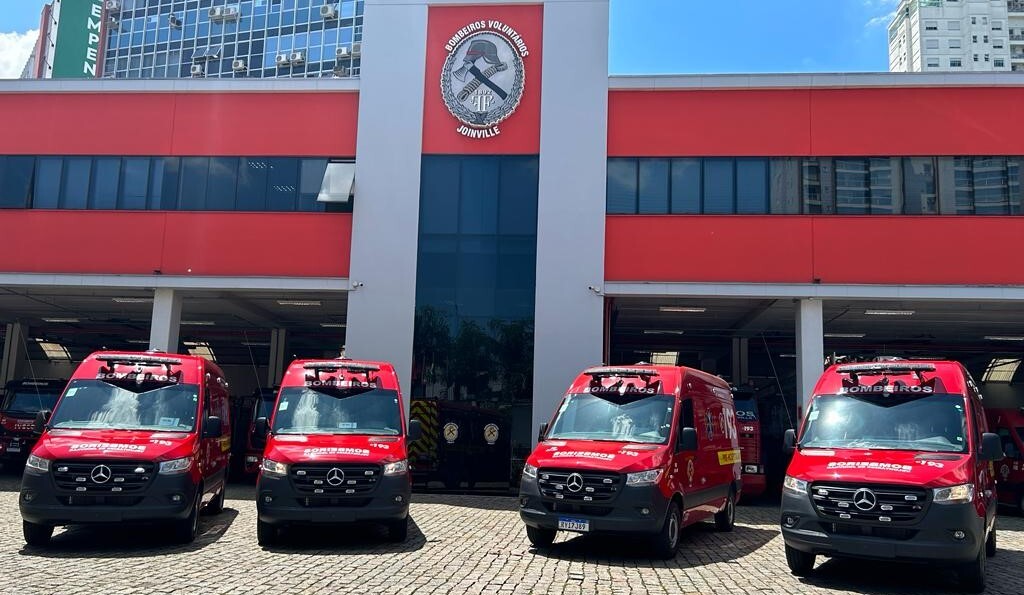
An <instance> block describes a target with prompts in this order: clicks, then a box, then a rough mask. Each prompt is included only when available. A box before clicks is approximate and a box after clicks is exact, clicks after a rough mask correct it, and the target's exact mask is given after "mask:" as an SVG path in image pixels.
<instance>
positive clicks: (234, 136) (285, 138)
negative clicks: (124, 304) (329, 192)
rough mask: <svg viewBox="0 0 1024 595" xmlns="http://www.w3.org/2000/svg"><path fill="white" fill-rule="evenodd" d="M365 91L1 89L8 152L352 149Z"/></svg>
mask: <svg viewBox="0 0 1024 595" xmlns="http://www.w3.org/2000/svg"><path fill="white" fill-rule="evenodd" d="M358 109H359V95H358V94H357V93H350V92H338V93H324V92H318V93H240V92H239V93H194V92H193V93H138V92H136V93H0V113H4V114H17V116H16V117H11V118H9V119H7V120H6V121H5V123H4V127H5V129H4V132H3V134H0V154H6V155H33V154H36V155H211V156H214V155H261V156H263V155H266V156H307V155H309V156H326V157H352V156H354V155H355V152H356V124H357V119H358V117H357V114H358Z"/></svg>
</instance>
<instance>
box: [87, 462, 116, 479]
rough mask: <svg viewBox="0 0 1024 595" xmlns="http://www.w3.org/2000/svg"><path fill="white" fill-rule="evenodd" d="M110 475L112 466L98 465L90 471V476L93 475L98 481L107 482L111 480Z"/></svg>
mask: <svg viewBox="0 0 1024 595" xmlns="http://www.w3.org/2000/svg"><path fill="white" fill-rule="evenodd" d="M110 475H111V472H110V467H107V466H106V465H96V466H95V467H93V468H92V471H90V472H89V477H91V478H92V480H93V481H94V482H96V483H107V482H108V481H110Z"/></svg>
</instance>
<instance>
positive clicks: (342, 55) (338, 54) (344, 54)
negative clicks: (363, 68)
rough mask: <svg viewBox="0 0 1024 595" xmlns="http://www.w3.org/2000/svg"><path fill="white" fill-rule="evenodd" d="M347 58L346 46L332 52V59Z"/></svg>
mask: <svg viewBox="0 0 1024 595" xmlns="http://www.w3.org/2000/svg"><path fill="white" fill-rule="evenodd" d="M348 56H349V50H348V46H344V45H343V46H339V47H338V48H337V49H335V50H334V57H335V58H348Z"/></svg>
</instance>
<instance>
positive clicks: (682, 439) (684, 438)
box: [679, 428, 697, 452]
mask: <svg viewBox="0 0 1024 595" xmlns="http://www.w3.org/2000/svg"><path fill="white" fill-rule="evenodd" d="M679 450H680V451H681V452H683V451H691V450H697V430H696V429H694V428H683V429H682V430H680V432H679Z"/></svg>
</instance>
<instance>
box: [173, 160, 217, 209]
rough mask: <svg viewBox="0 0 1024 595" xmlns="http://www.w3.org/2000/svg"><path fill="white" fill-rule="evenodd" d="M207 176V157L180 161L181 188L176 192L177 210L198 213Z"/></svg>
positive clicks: (204, 196)
mask: <svg viewBox="0 0 1024 595" xmlns="http://www.w3.org/2000/svg"><path fill="white" fill-rule="evenodd" d="M209 174H210V158H209V157H185V158H183V159H182V160H181V186H180V188H179V190H178V208H179V209H180V210H182V211H200V210H202V209H203V203H204V202H205V201H206V188H207V186H208V184H209Z"/></svg>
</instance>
